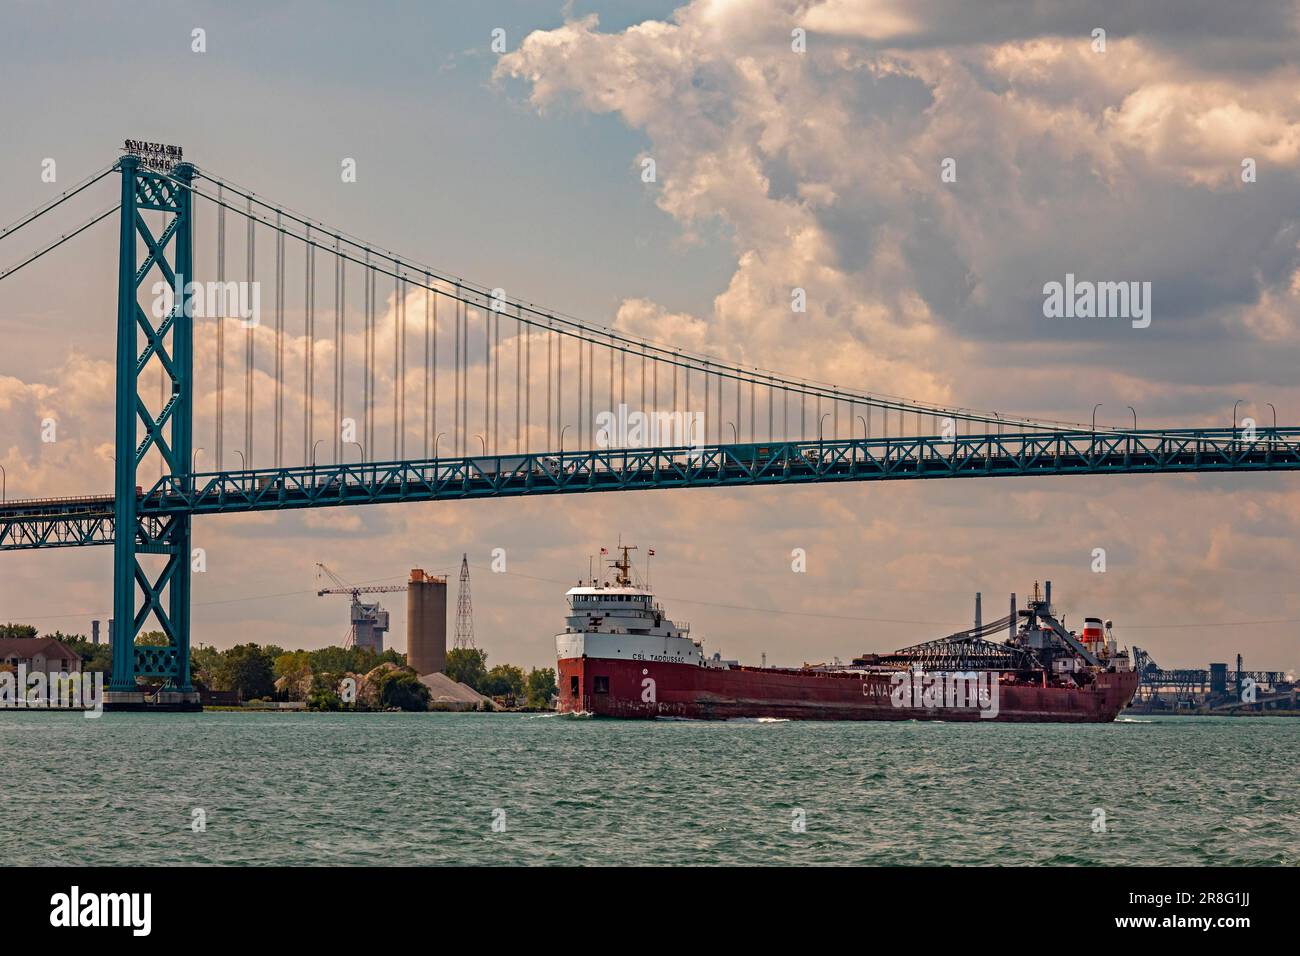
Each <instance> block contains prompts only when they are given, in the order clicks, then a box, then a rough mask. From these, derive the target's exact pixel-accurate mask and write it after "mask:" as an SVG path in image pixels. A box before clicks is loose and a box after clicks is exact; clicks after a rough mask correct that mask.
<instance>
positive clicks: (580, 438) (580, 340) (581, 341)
mask: <svg viewBox="0 0 1300 956" xmlns="http://www.w3.org/2000/svg"><path fill="white" fill-rule="evenodd" d="M578 330H579V334H578V447H579V448H586V447H587V446H586V445H584V444H583V436H582V423H583V418H582V353H583V352H584V351H586V350H585V349H584V348H583V345H584V342H585V340H584V339H583V338H582V334H581V330H582V326H581V325H579V326H578Z"/></svg>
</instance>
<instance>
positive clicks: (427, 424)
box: [422, 272, 433, 460]
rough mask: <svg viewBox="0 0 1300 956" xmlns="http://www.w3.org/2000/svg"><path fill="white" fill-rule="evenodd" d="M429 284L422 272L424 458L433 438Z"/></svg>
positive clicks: (427, 454)
mask: <svg viewBox="0 0 1300 956" xmlns="http://www.w3.org/2000/svg"><path fill="white" fill-rule="evenodd" d="M429 285H430V281H429V273H427V272H426V273H425V274H424V455H423V456H422V457H423V458H425V459H426V460H427V459H428V458H429V442H430V440H431V439H432V438H433V433H432V427H433V421H432V415H433V397H432V395H430V388H431V386H432V382H433V374H432V369H433V366H432V365H431V364H430V356H431V351H430V346H431V344H432V342H431V335H432V331H433V293H432V292H431V291H429Z"/></svg>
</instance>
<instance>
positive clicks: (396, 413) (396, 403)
mask: <svg viewBox="0 0 1300 956" xmlns="http://www.w3.org/2000/svg"><path fill="white" fill-rule="evenodd" d="M393 272H394V273H396V277H395V278H394V279H393V459H394V460H397V459H400V458H401V457H402V455H401V448H402V438H403V436H402V414H401V406H402V402H401V399H402V384H403V383H402V378H403V375H402V372H403V369H402V280H401V278H400V276H401V274H402V267H401V266H399V265H397V264H396V263H394V266H393Z"/></svg>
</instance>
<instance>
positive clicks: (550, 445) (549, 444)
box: [546, 321, 555, 451]
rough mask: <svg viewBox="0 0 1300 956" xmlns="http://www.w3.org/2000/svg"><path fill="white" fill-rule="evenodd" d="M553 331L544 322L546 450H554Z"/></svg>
mask: <svg viewBox="0 0 1300 956" xmlns="http://www.w3.org/2000/svg"><path fill="white" fill-rule="evenodd" d="M554 339H555V333H554V332H553V331H552V330H551V323H550V322H549V321H548V322H547V323H546V450H547V451H554V450H555V444H554V438H555V435H554V432H552V430H551V426H552V424H554V422H555V419H554V418H553V417H552V415H551V365H552V361H551V353H552V352H553V351H554V350H555V342H554Z"/></svg>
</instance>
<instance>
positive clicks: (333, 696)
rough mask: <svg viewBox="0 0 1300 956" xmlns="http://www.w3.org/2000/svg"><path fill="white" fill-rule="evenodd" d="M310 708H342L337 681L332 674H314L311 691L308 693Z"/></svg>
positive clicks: (308, 707)
mask: <svg viewBox="0 0 1300 956" xmlns="http://www.w3.org/2000/svg"><path fill="white" fill-rule="evenodd" d="M307 709H308V710H342V709H343V701H342V700H340V699H339V692H338V686H337V682H336V681H335V680H334V679H333V677H332V675H330V674H313V675H312V678H311V692H310V693H309V694H308V695H307Z"/></svg>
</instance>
